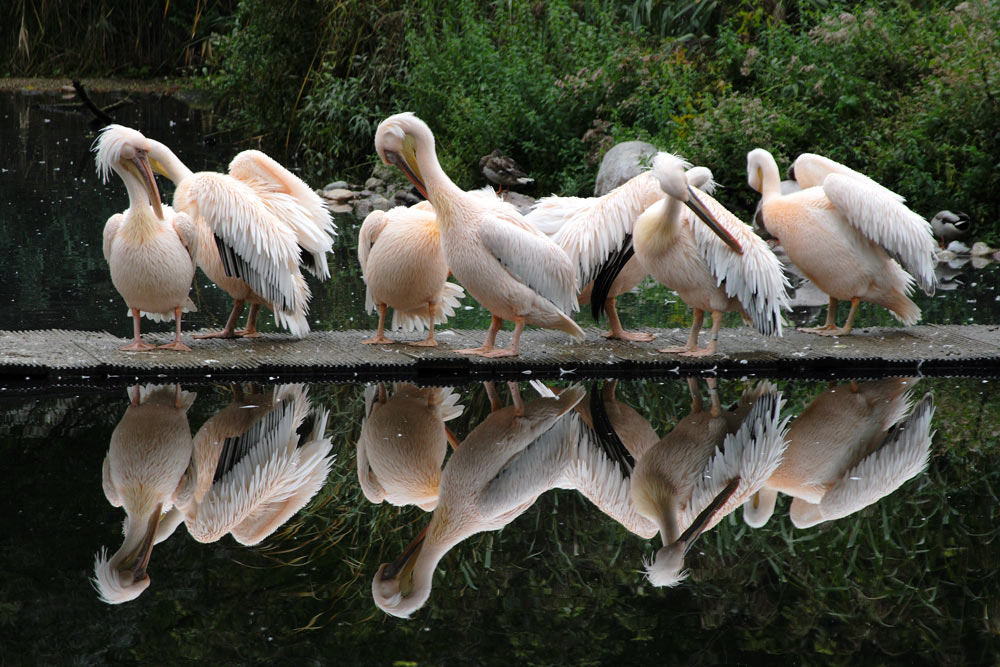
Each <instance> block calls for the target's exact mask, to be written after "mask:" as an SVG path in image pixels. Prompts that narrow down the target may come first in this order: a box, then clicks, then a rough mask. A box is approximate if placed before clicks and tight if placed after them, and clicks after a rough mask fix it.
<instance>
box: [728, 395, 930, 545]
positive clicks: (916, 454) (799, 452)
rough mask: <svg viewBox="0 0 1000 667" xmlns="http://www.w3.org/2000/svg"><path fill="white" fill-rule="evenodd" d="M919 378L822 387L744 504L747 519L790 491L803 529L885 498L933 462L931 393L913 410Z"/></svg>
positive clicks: (792, 511) (760, 515) (761, 517)
mask: <svg viewBox="0 0 1000 667" xmlns="http://www.w3.org/2000/svg"><path fill="white" fill-rule="evenodd" d="M916 382H917V378H888V379H885V380H878V381H875V382H864V383H860V384H858V383H855V382H851V383H850V384H845V385H838V386H836V387H834V388H832V389H829V390H827V391H825V392H823V393H822V394H820V395H819V396H818V397H817V398H816V399H815V400H814V401H813V402H812V403H810V404H809V406H808V407H807V408H806V409H805V410H804V411H803V412H802V414H801V415H800V416H799V417H798V418H797V419H796V420H795V421H794V422H792V425H791V426H790V427H789V429H788V449H786V450H785V456H784V460H783V461H782V462H781V465H780V466H778V469H777V470H775V471H774V474H773V475H772V476H771V478H770V479H769V480H767V484H766V485H765V486H764V488H762V489H761V490H760V491H758V492H757V493H756V494H755V495H754V496H753V497H752V498H751V499H749V500H747V501H746V502H745V503H743V519H744V521H746V522H747V524H749V525H751V526H753V527H759V526H762V525H764V524H765V523H767V520H768V519H769V518H770V517H771V514H772V513H773V512H774V503H775V500H776V498H777V495H778V492H779V491H780V492H781V493H784V494H787V495H790V496H792V497H793V498H794V499H793V500H792V504H791V507H790V508H789V515H790V516H791V519H792V523H793V524H794V525H795V526H796V527H797V528H807V527H809V526H813V525H816V524H817V523H820V522H823V521H830V520H832V519H839V518H842V517H845V516H847V515H848V514H852V513H854V512H857V511H858V510H860V509H862V508H863V507H867V506H868V505H870V504H872V503H874V502H876V501H877V500H879V499H880V498H883V497H885V496H887V495H889V494H890V493H892V492H893V491H895V490H896V489H898V488H899V487H900V486H902V484H903V483H904V482H905V481H906V480H908V479H910V478H912V477H914V476H915V475H917V474H919V473H920V472H922V471H923V470H924V469H925V468H926V467H927V460H928V458H929V456H930V446H931V438H932V437H933V434H932V433H931V432H930V423H931V417H932V416H933V414H934V401H933V399H932V398H931V396H930V394H928V395H927V396H925V397H924V398H923V399H922V400H921V401H920V402H919V403H918V404H917V405H916V407H914V408H913V409H912V410H911V409H910V394H911V388H912V387H913V385H914V384H916Z"/></svg>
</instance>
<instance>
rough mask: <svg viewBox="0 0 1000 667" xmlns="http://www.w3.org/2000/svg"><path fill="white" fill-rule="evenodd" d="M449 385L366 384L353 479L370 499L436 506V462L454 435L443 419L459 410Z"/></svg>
mask: <svg viewBox="0 0 1000 667" xmlns="http://www.w3.org/2000/svg"><path fill="white" fill-rule="evenodd" d="M462 410H463V407H462V406H461V405H459V404H458V394H456V393H455V392H454V391H452V390H451V389H450V388H448V387H417V386H415V385H412V384H409V383H406V382H397V383H396V384H394V385H393V392H392V396H391V397H389V396H388V394H387V392H386V389H385V385H384V384H379V385H378V386H377V387H375V386H369V387H366V388H365V415H366V416H365V419H364V422H363V423H362V425H361V435H360V437H359V438H358V450H357V462H358V482H359V483H360V484H361V490H362V491H363V492H364V494H365V498H367V499H368V500H370V501H371V502H373V503H376V504H378V503H381V502H382V501H385V502H388V503H390V504H392V505H416V506H418V507H419V508H420V509H422V510H424V511H427V512H430V511H432V510H433V509H434V508H435V507H437V502H438V486H439V484H440V482H441V465H442V464H443V463H444V456H445V454H446V453H447V449H448V444H447V443H448V442H451V444H452V447H457V446H458V439H457V438H456V437H455V434H454V433H452V432H451V431H450V430H449V429H448V428H447V427H446V426H445V425H444V423H445V422H446V421H449V420H451V419H455V418H456V417H458V416H459V415H461V414H462Z"/></svg>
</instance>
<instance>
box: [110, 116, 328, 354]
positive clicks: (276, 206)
mask: <svg viewBox="0 0 1000 667" xmlns="http://www.w3.org/2000/svg"><path fill="white" fill-rule="evenodd" d="M128 132H134V130H129V129H128V128H124V127H122V126H120V125H112V126H110V127H109V128H108V129H107V130H106V134H107V135H108V136H109V138H111V137H113V138H114V139H115V140H119V138H121V139H120V140H123V141H129V140H130V139H128V138H127V137H129V136H132V135H129V134H128ZM135 134H136V135H138V133H135ZM138 136H139V137H141V136H142V135H138ZM146 141H148V144H149V150H148V158H149V164H150V166H151V167H152V169H153V170H154V171H155V172H157V173H159V174H162V175H164V176H167V177H168V178H169V179H170V180H171V181H173V182H174V183H175V184H176V185H177V190H176V191H175V192H174V208H175V209H177V210H178V211H182V212H184V213H187V214H188V215H190V216H191V219H192V220H193V221H194V224H195V226H196V229H197V231H198V254H197V260H198V265H199V266H200V267H201V269H202V271H204V272H205V274H206V275H207V276H208V277H209V279H211V280H212V281H213V282H214V283H215V284H217V285H218V286H219V287H221V288H222V289H224V290H225V291H226V292H228V293H229V294H230V296H232V297H233V299H234V300H235V304H234V305H233V311H232V313H231V314H230V316H229V320H228V321H227V322H226V326H225V328H224V329H223V330H222V331H221V332H214V333H210V334H199V335H197V336H195V338H233V337H235V336H250V337H253V336H257V335H259V334H258V333H257V312H258V310H259V309H260V306H261V305H266V306H267V307H268V308H270V309H271V310H272V311H273V312H274V318H275V321H276V322H277V323H278V324H279V325H281V326H284V327H286V328H287V329H288V330H289V331H290V332H291V333H292V335H294V336H297V337H302V336H305V335H306V334H307V333H309V322H308V321H307V319H306V314H307V313H308V310H309V296H310V293H309V287H308V285H306V282H305V279H304V278H303V276H302V272H301V270H300V266H304V267H305V268H307V269H308V270H309V271H311V272H312V273H314V274H315V275H316V277H318V278H319V279H321V280H325V279H326V278H328V277H329V275H330V269H329V266H328V265H327V260H326V253H327V252H329V251H330V249H331V248H332V247H333V240H332V239H331V235H333V234H335V230H334V226H333V222H332V220H331V218H330V214H329V213H328V212H327V211H326V208H325V206H324V205H323V202H322V200H321V199H320V197H319V195H317V194H316V193H314V192H313V191H312V190H311V189H309V187H308V186H307V185H306V184H305V183H303V182H302V181H301V180H300V179H299V178H298V177H297V176H295V175H294V174H292V173H291V172H289V171H288V170H287V169H285V168H284V167H282V166H281V165H280V164H278V163H277V162H275V161H274V160H272V159H271V158H270V157H268V156H267V155H265V154H264V153H261V152H260V151H255V150H250V151H243V152H242V153H239V154H238V155H237V156H236V157H235V158H233V160H232V162H231V163H230V164H229V173H228V174H218V173H212V172H201V173H193V172H192V171H191V170H190V169H188V168H187V166H185V165H184V163H183V162H181V161H180V159H179V158H178V157H177V156H176V155H174V153H173V152H172V151H171V150H170V149H169V148H167V147H166V146H164V145H163V144H161V143H160V142H158V141H154V140H152V139H147V140H146ZM247 303H249V304H250V315H249V318H248V320H247V328H246V330H245V331H241V332H237V331H236V321H237V320H238V319H239V316H240V315H241V314H242V312H243V307H244V305H245V304H247Z"/></svg>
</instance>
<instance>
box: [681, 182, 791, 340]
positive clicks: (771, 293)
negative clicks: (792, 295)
mask: <svg viewBox="0 0 1000 667" xmlns="http://www.w3.org/2000/svg"><path fill="white" fill-rule="evenodd" d="M698 199H700V200H701V201H702V203H703V204H704V205H705V208H707V209H708V210H709V212H711V214H712V216H713V217H714V218H715V219H716V220H717V221H718V223H719V224H720V225H722V226H723V227H724V228H725V229H726V230H727V231H728V232H729V233H730V234H732V235H733V236H734V237H735V238H736V239H737V240H738V241H739V243H740V246H741V247H742V248H743V253H742V254H737V253H735V252H734V251H733V250H732V248H730V247H729V246H728V245H726V244H725V242H723V241H722V239H720V238H719V237H718V235H716V234H715V233H714V232H712V230H711V229H709V228H708V226H707V225H705V224H703V223H702V222H701V221H700V220H698V219H697V218H696V217H695V216H694V215H693V214H692V213H690V212H688V213H686V216H685V219H686V220H687V223H688V225H690V226H691V229H692V231H693V233H694V238H695V243H696V244H697V246H698V249H699V251H701V254H702V257H704V258H705V261H706V262H707V263H708V268H709V270H710V271H711V272H712V275H714V276H715V279H716V280H717V281H718V284H720V285H722V286H723V288H724V289H725V290H726V294H728V295H729V296H731V297H735V298H736V299H738V300H739V302H740V303H741V304H742V305H743V309H744V310H745V311H746V312H747V315H749V316H750V320H751V321H752V322H753V326H754V328H755V329H756V330H757V331H758V332H760V333H762V334H764V335H765V336H780V335H781V311H782V310H787V309H788V308H789V304H788V295H787V293H786V291H785V290H786V288H788V287H789V284H788V279H787V278H786V277H785V273H784V270H783V269H782V267H781V262H780V261H779V260H778V258H777V257H775V255H774V253H773V252H772V251H771V249H770V248H769V247H768V245H767V243H766V242H765V241H764V240H763V239H761V238H760V237H759V236H757V235H756V234H755V233H754V231H753V229H752V228H751V227H750V226H749V225H746V224H744V223H743V222H741V221H740V220H739V218H737V217H736V216H735V215H733V214H732V213H730V212H729V211H728V210H726V208H725V207H724V206H723V205H722V204H720V203H719V202H717V201H716V200H715V199H714V198H713V197H711V196H710V195H707V194H704V193H700V194H699V196H698Z"/></svg>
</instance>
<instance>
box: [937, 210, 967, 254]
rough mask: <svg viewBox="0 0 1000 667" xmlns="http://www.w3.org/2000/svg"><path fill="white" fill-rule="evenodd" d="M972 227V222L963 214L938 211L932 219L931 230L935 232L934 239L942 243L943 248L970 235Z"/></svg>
mask: <svg viewBox="0 0 1000 667" xmlns="http://www.w3.org/2000/svg"><path fill="white" fill-rule="evenodd" d="M971 227H972V221H971V220H970V219H969V216H968V215H966V214H965V213H962V212H958V213H952V212H951V211H938V212H937V214H936V215H935V216H934V217H933V218H931V230H932V231H933V232H934V238H936V239H938V241H940V242H941V247H942V248H943V247H945V246H946V245H948V244H949V243H951V242H952V241H954V240H956V239H960V238H962V237H963V236H965V235H966V234H968V233H969V229H970V228H971Z"/></svg>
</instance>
